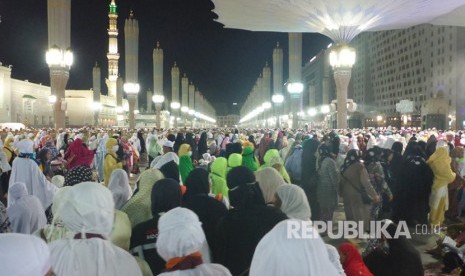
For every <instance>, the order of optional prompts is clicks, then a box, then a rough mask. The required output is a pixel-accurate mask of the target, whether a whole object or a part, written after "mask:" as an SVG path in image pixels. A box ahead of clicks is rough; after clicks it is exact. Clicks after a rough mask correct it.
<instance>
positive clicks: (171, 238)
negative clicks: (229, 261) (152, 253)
mask: <svg viewBox="0 0 465 276" xmlns="http://www.w3.org/2000/svg"><path fill="white" fill-rule="evenodd" d="M158 230H159V234H158V239H157V244H156V246H157V252H158V254H159V255H160V256H161V257H162V258H163V259H164V260H165V261H166V269H165V272H164V273H161V274H160V275H163V276H168V275H169V276H183V275H186V276H197V275H198V276H223V275H225V276H227V275H231V273H230V272H229V271H228V269H227V268H225V267H224V266H222V265H219V264H207V263H203V259H202V254H201V253H200V251H201V249H202V246H203V244H204V243H205V234H204V232H203V230H202V225H201V223H200V221H199V218H198V217H197V215H196V214H195V213H194V212H192V211H191V210H189V209H186V208H181V207H177V208H174V209H171V210H170V211H168V212H167V213H166V214H165V215H163V216H161V218H160V220H159V221H158Z"/></svg>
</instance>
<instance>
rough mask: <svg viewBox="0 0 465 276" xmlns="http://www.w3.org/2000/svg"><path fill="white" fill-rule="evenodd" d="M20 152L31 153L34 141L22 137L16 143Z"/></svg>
mask: <svg viewBox="0 0 465 276" xmlns="http://www.w3.org/2000/svg"><path fill="white" fill-rule="evenodd" d="M16 147H17V148H18V150H19V152H20V153H33V152H34V142H33V141H31V140H27V139H23V140H21V141H19V142H18V143H17V144H16Z"/></svg>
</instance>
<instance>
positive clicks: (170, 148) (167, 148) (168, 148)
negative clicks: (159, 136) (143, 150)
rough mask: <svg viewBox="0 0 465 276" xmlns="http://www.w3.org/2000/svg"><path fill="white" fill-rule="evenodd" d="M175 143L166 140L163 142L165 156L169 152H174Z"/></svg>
mask: <svg viewBox="0 0 465 276" xmlns="http://www.w3.org/2000/svg"><path fill="white" fill-rule="evenodd" d="M173 147H174V142H171V141H170V140H166V141H165V142H163V154H167V153H168V152H173Z"/></svg>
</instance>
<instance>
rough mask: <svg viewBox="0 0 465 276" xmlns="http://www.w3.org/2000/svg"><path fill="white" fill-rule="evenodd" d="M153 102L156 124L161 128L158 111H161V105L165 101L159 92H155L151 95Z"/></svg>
mask: <svg viewBox="0 0 465 276" xmlns="http://www.w3.org/2000/svg"><path fill="white" fill-rule="evenodd" d="M152 101H153V103H155V112H156V119H155V121H156V124H157V127H158V128H161V118H160V113H161V105H162V104H163V102H164V101H165V97H164V96H163V95H160V94H155V95H153V97H152Z"/></svg>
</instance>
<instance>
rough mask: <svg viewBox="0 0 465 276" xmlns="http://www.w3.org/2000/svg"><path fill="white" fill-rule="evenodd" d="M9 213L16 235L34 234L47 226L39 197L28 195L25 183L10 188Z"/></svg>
mask: <svg viewBox="0 0 465 276" xmlns="http://www.w3.org/2000/svg"><path fill="white" fill-rule="evenodd" d="M8 195H9V196H10V198H11V201H9V202H8V208H7V213H8V217H9V219H10V222H11V229H12V230H13V232H15V233H21V234H32V233H34V232H35V231H36V230H37V229H40V228H42V227H44V226H45V225H46V224H47V218H46V217H45V211H44V208H42V204H41V203H40V201H39V200H38V199H37V197H35V196H32V195H28V194H27V190H26V186H25V184H24V183H15V184H14V185H12V186H10V192H9V193H8Z"/></svg>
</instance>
